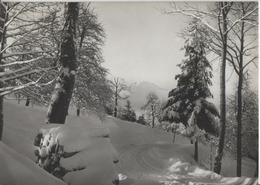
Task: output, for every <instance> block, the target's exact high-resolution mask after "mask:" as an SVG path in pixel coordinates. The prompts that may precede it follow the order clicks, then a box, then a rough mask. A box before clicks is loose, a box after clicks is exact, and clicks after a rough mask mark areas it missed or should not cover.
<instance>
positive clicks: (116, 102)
mask: <svg viewBox="0 0 260 185" xmlns="http://www.w3.org/2000/svg"><path fill="white" fill-rule="evenodd" d="M117 106H118V93H117V87H116V92H115V107H114V117H117Z"/></svg>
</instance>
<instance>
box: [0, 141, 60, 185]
mask: <svg viewBox="0 0 260 185" xmlns="http://www.w3.org/2000/svg"><path fill="white" fill-rule="evenodd" d="M0 159H1V160H0V166H1V168H2V170H1V173H0V184H2V185H7V184H8V185H35V184H37V185H65V183H64V182H62V181H61V180H59V179H56V178H54V177H53V176H52V175H50V174H48V173H47V172H46V171H44V170H43V169H41V168H39V167H38V166H37V165H36V164H35V163H34V162H33V161H31V160H30V159H28V158H26V157H25V156H23V155H21V154H19V153H17V152H16V151H14V150H13V149H11V148H10V147H8V146H7V145H5V144H4V143H2V142H0Z"/></svg>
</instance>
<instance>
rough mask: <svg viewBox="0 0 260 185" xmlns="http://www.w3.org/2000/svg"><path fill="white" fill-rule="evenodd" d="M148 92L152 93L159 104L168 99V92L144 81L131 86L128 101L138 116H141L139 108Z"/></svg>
mask: <svg viewBox="0 0 260 185" xmlns="http://www.w3.org/2000/svg"><path fill="white" fill-rule="evenodd" d="M150 92H154V93H155V94H156V95H157V96H158V97H159V99H160V101H161V102H165V101H166V100H167V98H168V93H169V90H167V89H163V88H161V87H159V86H157V85H156V84H154V83H151V82H146V81H144V82H140V83H136V84H132V85H131V90H130V97H129V100H130V102H131V104H132V107H133V109H134V110H135V111H136V113H137V114H138V115H140V114H141V112H142V111H141V107H142V106H143V105H144V104H145V103H146V96H147V95H148V94H149V93H150Z"/></svg>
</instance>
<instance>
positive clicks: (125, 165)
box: [0, 102, 255, 185]
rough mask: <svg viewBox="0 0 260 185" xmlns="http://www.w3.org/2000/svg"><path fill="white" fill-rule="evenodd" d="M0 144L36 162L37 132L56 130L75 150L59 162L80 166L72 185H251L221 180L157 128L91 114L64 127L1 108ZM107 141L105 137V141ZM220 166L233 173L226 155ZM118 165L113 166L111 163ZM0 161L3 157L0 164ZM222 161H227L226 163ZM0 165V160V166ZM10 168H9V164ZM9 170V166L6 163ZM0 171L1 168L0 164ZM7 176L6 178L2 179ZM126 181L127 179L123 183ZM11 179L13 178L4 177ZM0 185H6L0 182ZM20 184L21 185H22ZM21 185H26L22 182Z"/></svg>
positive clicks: (250, 170)
mask: <svg viewBox="0 0 260 185" xmlns="http://www.w3.org/2000/svg"><path fill="white" fill-rule="evenodd" d="M4 112H5V118H4V119H5V126H4V138H3V142H4V143H6V144H7V145H9V146H10V147H12V148H14V149H15V150H16V151H17V152H19V153H20V154H22V155H24V156H27V157H28V158H30V159H31V160H35V156H34V153H33V151H34V146H33V140H34V137H35V136H36V134H37V133H38V131H39V129H40V128H45V129H46V128H47V129H49V128H50V127H56V128H57V127H59V129H58V130H56V131H57V133H59V134H60V136H59V137H60V141H61V144H62V145H64V147H65V151H68V152H71V151H79V153H77V154H76V155H74V156H73V157H70V158H66V159H64V160H62V162H61V164H62V165H63V166H64V167H66V168H70V169H71V168H75V166H84V167H85V169H84V170H80V171H75V172H71V173H68V174H67V175H66V176H65V178H64V179H65V182H67V183H69V184H71V185H81V184H82V185H83V184H91V185H108V184H110V185H111V184H112V180H113V179H114V177H115V175H117V174H120V175H119V176H120V178H121V179H122V181H121V182H120V184H125V185H132V184H133V185H134V184H135V185H146V184H147V185H148V184H149V185H159V184H194V183H195V182H196V184H205V183H206V184H209V183H210V184H252V181H253V180H254V179H249V178H223V177H220V176H218V175H216V174H214V173H213V172H211V171H208V170H206V169H205V168H204V167H202V166H200V165H198V164H197V163H196V162H195V161H194V160H193V157H192V155H193V145H191V144H190V142H189V140H187V139H186V138H184V137H181V136H178V137H176V141H175V144H171V140H172V136H171V134H169V133H165V132H163V131H161V130H158V129H152V128H147V127H145V126H142V125H138V124H135V123H129V122H126V121H122V120H118V119H115V118H112V117H108V118H106V119H105V120H104V121H103V122H102V121H100V120H99V119H98V118H97V117H96V116H94V115H88V116H81V117H76V116H73V115H70V116H68V118H67V122H66V124H65V125H48V126H46V124H44V120H45V115H46V113H45V110H44V109H42V108H38V107H34V108H31V107H25V106H23V105H18V104H16V102H7V103H5V110H4ZM108 136H109V137H108ZM0 152H1V148H0ZM207 155H208V148H206V147H205V146H202V145H200V160H201V161H203V159H204V158H205V157H206V156H207ZM225 157H226V158H224V162H223V166H222V168H223V171H224V172H229V174H228V173H226V174H225V175H226V176H227V175H228V176H232V173H233V172H234V171H235V165H232V166H231V165H230V164H233V161H234V159H231V158H230V157H229V156H228V155H226V156H225ZM117 158H118V159H119V163H117V164H116V165H115V164H113V161H115V159H117ZM0 160H2V158H1V159H0ZM225 161H229V164H227V163H226V162H225ZM1 162H2V161H1ZM13 164H14V163H13ZM247 164H248V165H244V168H243V171H242V172H243V174H244V175H245V174H246V175H247V176H250V174H252V175H253V174H254V169H255V166H254V163H253V162H252V161H249V162H248V161H247ZM6 165H7V167H8V164H6ZM1 166H2V165H1ZM7 176H8V174H7ZM126 177H127V178H126ZM9 178H10V179H11V178H12V176H9ZM0 184H2V185H5V184H6V183H3V182H1V181H0ZM21 184H23V183H21ZM24 184H26V183H24Z"/></svg>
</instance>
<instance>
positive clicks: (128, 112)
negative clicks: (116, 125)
mask: <svg viewBox="0 0 260 185" xmlns="http://www.w3.org/2000/svg"><path fill="white" fill-rule="evenodd" d="M121 119H123V120H127V121H132V122H135V121H136V114H135V112H134V110H133V109H132V106H131V102H130V101H129V100H126V105H125V108H124V109H123V113H122V115H121Z"/></svg>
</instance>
